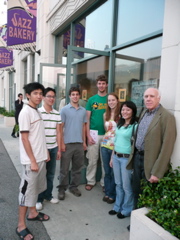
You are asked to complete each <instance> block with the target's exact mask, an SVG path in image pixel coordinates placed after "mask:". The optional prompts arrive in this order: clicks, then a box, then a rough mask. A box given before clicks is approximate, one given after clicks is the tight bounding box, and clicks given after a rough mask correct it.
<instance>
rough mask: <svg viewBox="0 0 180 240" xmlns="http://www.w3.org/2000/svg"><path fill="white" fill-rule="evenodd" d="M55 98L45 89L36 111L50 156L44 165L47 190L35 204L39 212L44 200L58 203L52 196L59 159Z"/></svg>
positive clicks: (49, 89) (57, 117)
mask: <svg viewBox="0 0 180 240" xmlns="http://www.w3.org/2000/svg"><path fill="white" fill-rule="evenodd" d="M55 97H56V91H55V90H54V89H53V88H49V87H48V88H46V89H45V91H44V97H43V102H44V104H43V106H42V107H41V108H39V109H38V110H39V111H40V113H41V117H42V119H43V121H44V127H45V135H46V145H47V149H48V152H49V155H50V161H49V162H47V163H46V170H47V173H46V178H47V189H46V190H45V191H44V192H42V193H40V194H39V196H38V201H37V203H36V209H37V210H41V209H42V208H43V205H42V203H43V201H44V200H47V201H49V202H50V203H58V202H59V200H58V199H56V198H54V197H53V196H52V190H53V180H54V175H55V170H56V159H60V157H61V152H60V148H61V144H60V142H61V141H60V139H61V117H60V115H59V112H58V111H56V110H55V109H53V104H54V102H55Z"/></svg>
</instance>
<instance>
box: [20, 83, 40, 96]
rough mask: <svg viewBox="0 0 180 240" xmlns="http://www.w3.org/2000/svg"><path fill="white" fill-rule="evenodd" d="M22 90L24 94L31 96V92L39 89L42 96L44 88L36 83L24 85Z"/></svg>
mask: <svg viewBox="0 0 180 240" xmlns="http://www.w3.org/2000/svg"><path fill="white" fill-rule="evenodd" d="M23 89H24V90H25V93H27V94H29V95H30V94H31V92H32V91H34V90H37V89H41V90H42V92H43V95H44V86H43V85H42V84H41V83H38V82H32V83H28V84H26V85H24V87H23Z"/></svg>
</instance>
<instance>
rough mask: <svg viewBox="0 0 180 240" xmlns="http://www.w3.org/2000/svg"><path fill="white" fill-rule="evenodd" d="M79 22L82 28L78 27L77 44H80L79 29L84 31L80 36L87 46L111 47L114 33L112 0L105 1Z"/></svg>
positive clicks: (100, 48) (92, 47) (94, 47)
mask: <svg viewBox="0 0 180 240" xmlns="http://www.w3.org/2000/svg"><path fill="white" fill-rule="evenodd" d="M78 24H79V26H80V28H79V29H78V27H76V39H75V42H74V43H75V46H77V45H79V44H77V43H78V41H77V40H78V38H77V37H78V32H77V30H78V31H79V32H81V33H82V34H81V35H79V37H80V36H81V41H82V42H81V44H82V45H83V46H84V47H85V48H91V49H97V50H105V49H107V48H109V46H110V41H111V33H112V0H109V1H107V2H105V3H104V4H103V5H101V6H100V7H99V8H97V9H96V10H95V11H93V12H92V13H90V14H89V15H88V16H86V18H84V19H82V20H81V21H80V22H79V23H78ZM83 34H84V36H83ZM83 41H84V43H83Z"/></svg>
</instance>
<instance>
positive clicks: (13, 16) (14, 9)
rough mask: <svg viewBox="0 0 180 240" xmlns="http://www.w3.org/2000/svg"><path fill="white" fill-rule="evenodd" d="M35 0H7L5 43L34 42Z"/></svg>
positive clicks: (9, 44) (10, 44)
mask: <svg viewBox="0 0 180 240" xmlns="http://www.w3.org/2000/svg"><path fill="white" fill-rule="evenodd" d="M36 11H37V0H29V1H28V0H21V1H19V0H18V1H14V0H8V24H7V28H8V31H7V45H8V46H13V45H18V44H24V43H33V42H36Z"/></svg>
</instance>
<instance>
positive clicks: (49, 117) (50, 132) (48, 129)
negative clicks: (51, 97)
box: [38, 106, 61, 149]
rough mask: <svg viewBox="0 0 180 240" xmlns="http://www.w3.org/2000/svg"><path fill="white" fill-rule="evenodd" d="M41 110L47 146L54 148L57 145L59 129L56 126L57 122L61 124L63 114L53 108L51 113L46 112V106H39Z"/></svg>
mask: <svg viewBox="0 0 180 240" xmlns="http://www.w3.org/2000/svg"><path fill="white" fill-rule="evenodd" d="M38 110H39V112H40V113H41V116H42V119H43V122H44V128H45V135H46V146H47V148H48V149H52V148H55V147H57V145H58V144H57V138H56V135H57V131H56V127H57V124H61V116H60V114H59V112H58V111H56V110H55V109H52V111H50V112H49V113H48V112H46V110H45V108H44V107H43V106H42V107H40V108H38Z"/></svg>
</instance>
